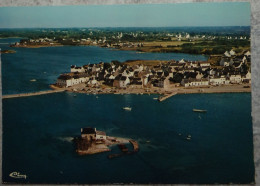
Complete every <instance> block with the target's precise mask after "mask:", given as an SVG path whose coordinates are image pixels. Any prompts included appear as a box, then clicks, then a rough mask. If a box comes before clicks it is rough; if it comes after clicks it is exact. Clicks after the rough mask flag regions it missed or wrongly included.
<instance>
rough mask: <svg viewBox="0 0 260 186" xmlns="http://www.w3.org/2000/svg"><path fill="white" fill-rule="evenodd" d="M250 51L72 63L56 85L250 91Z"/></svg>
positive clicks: (94, 90)
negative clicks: (203, 57)
mask: <svg viewBox="0 0 260 186" xmlns="http://www.w3.org/2000/svg"><path fill="white" fill-rule="evenodd" d="M250 56H251V54H250V52H249V51H248V52H246V53H244V54H243V55H236V54H235V52H234V51H233V50H231V51H226V52H225V53H224V54H223V55H222V56H221V58H220V60H219V61H218V64H217V65H215V64H213V65H212V64H211V62H210V61H186V60H184V59H183V60H180V61H175V60H170V61H159V60H147V61H145V60H136V61H135V60H134V61H126V62H123V63H120V62H118V61H112V62H111V63H103V62H100V63H99V64H88V65H84V66H81V67H78V66H75V65H73V66H71V68H70V73H65V74H61V75H60V76H59V77H58V79H57V82H56V83H55V84H54V85H52V86H51V87H52V88H53V89H66V90H68V91H72V92H81V93H88V94H111V93H114V94H144V93H146V94H152V93H154V94H164V95H165V96H167V95H170V94H171V95H173V93H179V94H186V93H221V92H250V91H251V89H250V84H251V73H250V67H251V57H250Z"/></svg>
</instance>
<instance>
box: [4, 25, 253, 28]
mask: <svg viewBox="0 0 260 186" xmlns="http://www.w3.org/2000/svg"><path fill="white" fill-rule="evenodd" d="M182 27H186V28H196V27H204V28H205V27H251V25H243V26H241V25H232V26H230V25H229V26H115V27H107V26H90V27H3V28H1V27H0V29H40V28H41V29H57V28H58V29H61V28H182Z"/></svg>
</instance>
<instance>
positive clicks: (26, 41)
mask: <svg viewBox="0 0 260 186" xmlns="http://www.w3.org/2000/svg"><path fill="white" fill-rule="evenodd" d="M54 40H55V37H54V39H50V38H47V37H45V38H39V39H21V40H20V42H15V44H14V46H26V45H32V44H44V43H48V44H50V45H53V44H54V42H55V41H54Z"/></svg>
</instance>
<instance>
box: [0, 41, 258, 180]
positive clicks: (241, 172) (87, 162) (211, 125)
mask: <svg viewBox="0 0 260 186" xmlns="http://www.w3.org/2000/svg"><path fill="white" fill-rule="evenodd" d="M0 43H3V42H0ZM3 45H4V44H3ZM4 46H5V45H4ZM17 50H18V51H17V53H16V54H6V55H2V63H3V65H2V73H3V89H4V90H3V91H4V92H5V93H6V94H7V93H17V92H23V91H36V90H43V89H47V88H48V84H49V83H50V82H52V81H54V80H55V78H57V75H58V74H59V73H62V72H63V71H66V70H67V71H68V65H70V64H80V65H81V64H85V63H88V62H98V61H99V60H103V61H110V60H112V59H118V60H121V61H123V60H126V59H130V58H131V59H135V58H136V56H139V57H140V58H141V57H143V58H144V59H146V56H147V58H149V59H150V58H154V57H155V56H156V55H158V58H159V57H160V55H161V58H164V59H167V57H168V58H171V57H170V55H172V56H174V55H175V54H135V53H134V55H133V54H131V52H121V51H111V50H108V49H100V48H96V47H75V48H73V47H57V48H55V49H51V48H41V49H22V48H21V49H17ZM36 51H37V52H36ZM53 51H55V52H53ZM90 51H91V52H90ZM95 53H96V55H95ZM110 54H111V55H110ZM64 55H65V57H63V58H61V56H64ZM178 55H183V54H178ZM91 56H92V57H91ZM96 56H98V58H96ZM187 56H189V55H187ZM139 57H138V58H139ZM190 57H191V58H192V56H190ZM197 57H203V56H197ZM176 58H177V57H176ZM176 58H175V59H176ZM106 59H109V60H106ZM30 60H34V61H30ZM35 63H37V65H35ZM52 63H53V64H52ZM21 64H23V65H21ZM50 64H52V65H50ZM22 69H25V71H23V70H22ZM40 71H41V72H42V73H41V72H40ZM43 72H46V73H43ZM12 78H13V80H14V82H12V81H11V80H12ZM30 79H37V81H36V82H30V81H29V80H30ZM33 83H35V84H33ZM16 87H17V89H16ZM74 95H75V94H72V93H57V94H49V95H42V96H35V97H25V98H14V99H5V100H3V181H4V182H10V183H96V184H98V183H99V184H100V183H197V184H202V183H230V182H232V183H250V182H253V181H254V164H253V142H252V122H251V94H248V93H236V94H193V95H176V96H174V97H172V98H170V99H168V100H166V101H164V102H157V101H155V100H153V98H154V97H156V95H150V96H149V95H99V96H98V99H97V98H96V96H94V95H86V94H77V96H76V97H74ZM124 106H130V107H132V111H131V112H127V111H124V110H123V109H122V107H124ZM193 108H201V109H206V110H208V112H207V113H206V114H200V113H194V112H192V109H193ZM86 126H93V127H96V128H98V129H99V130H104V131H106V132H107V135H110V136H119V137H126V138H133V139H136V140H137V141H138V142H139V144H140V152H138V153H137V154H134V155H129V156H124V157H121V158H115V159H112V160H110V159H108V158H107V155H108V154H110V152H107V153H101V154H96V155H90V156H78V155H77V154H76V153H75V151H74V148H73V143H72V142H71V139H72V138H73V137H74V136H77V135H80V128H81V127H86ZM179 134H181V135H179ZM187 135H191V136H192V137H191V140H190V141H187V140H186V136H187ZM147 141H150V142H149V143H148V142H147ZM118 150H119V149H118V147H116V146H115V147H113V148H112V152H118ZM14 171H18V172H20V173H21V174H26V175H27V176H28V178H27V179H26V180H24V179H13V178H11V177H9V174H10V173H11V172H14Z"/></svg>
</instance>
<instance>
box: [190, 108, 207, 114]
mask: <svg viewBox="0 0 260 186" xmlns="http://www.w3.org/2000/svg"><path fill="white" fill-rule="evenodd" d="M192 111H193V112H203V113H205V112H207V110H200V109H192Z"/></svg>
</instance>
